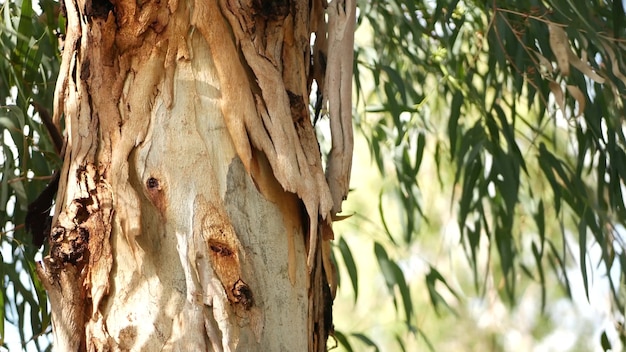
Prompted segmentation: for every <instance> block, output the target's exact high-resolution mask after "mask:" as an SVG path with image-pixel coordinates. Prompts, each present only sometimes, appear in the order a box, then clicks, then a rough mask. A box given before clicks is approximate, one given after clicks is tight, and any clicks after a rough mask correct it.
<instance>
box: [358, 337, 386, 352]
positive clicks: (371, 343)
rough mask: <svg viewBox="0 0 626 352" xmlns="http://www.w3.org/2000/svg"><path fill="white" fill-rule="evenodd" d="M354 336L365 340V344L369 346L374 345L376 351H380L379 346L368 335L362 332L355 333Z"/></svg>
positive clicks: (362, 340)
mask: <svg viewBox="0 0 626 352" xmlns="http://www.w3.org/2000/svg"><path fill="white" fill-rule="evenodd" d="M352 336H354V337H355V338H357V339H358V340H359V341H361V342H363V343H364V344H365V345H367V346H369V347H374V350H375V351H380V349H379V348H378V346H377V345H376V344H375V343H374V341H372V340H371V339H370V338H369V337H367V336H365V335H363V334H361V333H353V334H352Z"/></svg>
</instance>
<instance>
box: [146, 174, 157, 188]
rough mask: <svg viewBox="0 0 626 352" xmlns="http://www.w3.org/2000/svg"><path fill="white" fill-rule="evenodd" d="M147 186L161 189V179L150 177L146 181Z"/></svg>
mask: <svg viewBox="0 0 626 352" xmlns="http://www.w3.org/2000/svg"><path fill="white" fill-rule="evenodd" d="M146 187H148V188H149V189H151V190H153V189H157V190H158V189H159V180H157V179H156V178H154V177H150V178H148V180H147V181H146Z"/></svg>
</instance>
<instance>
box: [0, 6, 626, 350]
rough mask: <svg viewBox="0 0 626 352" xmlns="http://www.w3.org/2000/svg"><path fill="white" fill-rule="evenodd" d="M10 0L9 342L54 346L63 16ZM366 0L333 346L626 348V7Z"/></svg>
mask: <svg viewBox="0 0 626 352" xmlns="http://www.w3.org/2000/svg"><path fill="white" fill-rule="evenodd" d="M0 6H1V7H0V15H1V19H0V41H1V44H0V51H1V53H2V57H0V129H1V133H0V139H1V143H0V145H1V146H2V149H1V154H0V227H1V234H2V236H1V239H0V241H1V244H2V246H1V250H0V255H1V256H2V263H1V264H0V265H1V267H0V268H1V269H0V270H1V272H0V281H1V283H2V285H1V289H0V302H1V304H0V339H1V342H2V346H4V347H5V348H9V347H13V348H15V346H17V347H18V348H19V347H20V346H21V347H22V348H23V349H28V350H45V349H48V348H49V339H50V335H49V332H50V329H51V328H50V316H49V311H48V308H47V302H46V298H45V292H44V291H43V289H42V287H41V284H40V283H39V281H38V279H37V278H36V276H35V275H34V271H33V265H34V262H35V260H37V259H38V258H41V251H45V250H46V249H45V248H44V249H42V250H39V251H38V250H37V249H36V248H34V247H33V246H32V245H30V238H29V235H28V234H27V233H26V232H25V231H24V225H23V224H24V216H25V213H26V210H27V207H28V204H29V203H30V202H32V201H33V200H34V199H35V198H36V197H37V196H38V194H39V193H40V192H41V191H42V190H43V189H44V187H45V185H46V184H47V183H48V182H49V181H50V179H51V175H52V173H53V170H55V169H57V168H58V167H59V164H60V161H59V158H58V155H57V154H56V152H55V149H54V146H53V144H52V142H51V141H50V138H49V135H48V133H47V132H46V129H45V127H44V126H43V124H42V122H43V121H42V119H41V116H40V114H42V113H45V111H48V112H50V111H51V109H52V98H53V94H54V82H55V79H56V76H57V72H58V65H59V52H58V50H59V47H60V46H61V45H62V38H63V30H64V23H63V21H64V20H63V18H62V16H60V14H59V7H58V3H56V2H55V1H53V0H41V1H39V2H37V3H32V2H31V0H22V1H14V0H3V1H1V0H0ZM358 6H359V11H358V29H357V33H356V44H355V59H356V61H355V66H354V72H355V77H354V82H355V93H354V94H355V95H354V97H355V99H354V114H355V119H354V123H355V128H356V130H357V134H356V154H355V164H354V172H353V182H352V188H353V192H352V193H351V195H350V197H349V198H348V203H347V204H346V205H345V206H344V209H345V210H346V213H351V214H353V216H352V217H350V218H349V219H346V220H343V221H342V222H339V223H337V231H336V232H337V235H338V239H337V241H335V243H334V249H335V251H334V256H335V259H336V261H337V263H338V267H339V273H340V280H341V281H340V291H339V297H338V299H337V301H336V304H335V325H336V329H337V332H336V334H335V338H334V339H333V338H331V340H330V341H329V346H331V347H333V346H337V347H338V349H339V350H343V351H346V350H347V351H368V350H369V351H378V350H383V351H415V350H432V351H440V350H441V351H444V350H445V351H447V350H450V351H452V350H453V351H478V350H480V351H482V350H491V351H529V350H536V351H550V350H555V351H557V350H558V351H590V350H597V351H607V350H614V351H615V350H621V349H622V348H623V346H624V345H625V343H626V332H625V330H624V325H623V324H624V314H625V304H626V295H625V293H624V289H625V286H624V274H625V272H626V253H624V248H625V245H626V244H625V241H626V236H625V233H626V229H625V228H624V223H625V220H626V210H625V207H624V194H623V193H624V191H626V188H625V187H624V181H625V179H626V154H625V152H624V151H625V144H626V140H625V139H624V127H623V118H624V109H625V108H624V100H623V98H624V93H625V84H626V59H625V55H626V29H625V25H624V7H623V4H622V2H621V1H616V2H613V1H602V0H589V1H572V0H546V1H526V0H522V1H517V0H516V1H486V2H485V1H469V0H468V1H428V0H425V1H399V0H387V1H383V0H369V1H365V0H359V1H358ZM33 103H36V105H37V106H39V107H40V108H39V109H34V108H33ZM42 109H43V110H42ZM326 123H327V119H324V118H322V119H321V120H320V121H319V123H318V127H319V129H320V131H323V130H324V128H325V127H324V125H325V124H326ZM368 151H369V153H368ZM9 340H10V341H12V343H13V345H11V346H9V345H7V341H9Z"/></svg>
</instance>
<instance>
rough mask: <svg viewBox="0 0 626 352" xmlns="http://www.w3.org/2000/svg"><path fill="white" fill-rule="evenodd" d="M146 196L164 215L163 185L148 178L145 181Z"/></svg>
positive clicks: (153, 178) (165, 202) (165, 201)
mask: <svg viewBox="0 0 626 352" xmlns="http://www.w3.org/2000/svg"><path fill="white" fill-rule="evenodd" d="M146 194H147V196H148V199H150V202H152V204H153V205H154V206H155V207H156V208H157V209H158V210H159V212H160V213H161V215H165V211H166V208H167V200H166V199H165V185H164V184H163V183H162V182H161V181H160V180H159V179H158V178H156V177H153V176H150V177H148V179H147V180H146Z"/></svg>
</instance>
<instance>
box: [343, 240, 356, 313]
mask: <svg viewBox="0 0 626 352" xmlns="http://www.w3.org/2000/svg"><path fill="white" fill-rule="evenodd" d="M339 250H340V251H341V255H342V256H343V262H344V264H345V265H346V269H347V270H348V275H350V281H351V283H352V289H353V290H354V303H355V304H356V300H357V298H358V297H359V276H358V275H357V267H356V263H355V262H354V258H353V257H352V251H350V247H348V243H346V240H344V238H343V237H340V238H339Z"/></svg>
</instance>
